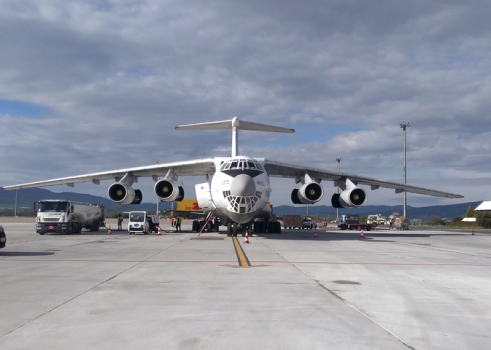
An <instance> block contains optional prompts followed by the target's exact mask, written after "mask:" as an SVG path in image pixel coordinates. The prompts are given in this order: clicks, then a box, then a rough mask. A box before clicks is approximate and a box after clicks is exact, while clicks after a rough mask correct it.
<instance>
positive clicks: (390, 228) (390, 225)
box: [389, 219, 394, 230]
mask: <svg viewBox="0 0 491 350" xmlns="http://www.w3.org/2000/svg"><path fill="white" fill-rule="evenodd" d="M393 226H394V219H392V220H390V222H389V230H392V227H393Z"/></svg>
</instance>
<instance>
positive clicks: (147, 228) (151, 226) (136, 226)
mask: <svg viewBox="0 0 491 350" xmlns="http://www.w3.org/2000/svg"><path fill="white" fill-rule="evenodd" d="M158 229H159V216H158V215H150V214H147V212H146V211H130V212H129V220H128V232H129V233H130V235H134V234H136V233H142V234H146V233H149V232H152V231H153V232H155V233H157V232H158Z"/></svg>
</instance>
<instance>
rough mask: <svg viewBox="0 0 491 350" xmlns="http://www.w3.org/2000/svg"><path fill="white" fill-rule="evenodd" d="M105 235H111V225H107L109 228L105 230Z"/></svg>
mask: <svg viewBox="0 0 491 350" xmlns="http://www.w3.org/2000/svg"><path fill="white" fill-rule="evenodd" d="M107 234H108V235H110V234H111V225H109V227H108V228H107Z"/></svg>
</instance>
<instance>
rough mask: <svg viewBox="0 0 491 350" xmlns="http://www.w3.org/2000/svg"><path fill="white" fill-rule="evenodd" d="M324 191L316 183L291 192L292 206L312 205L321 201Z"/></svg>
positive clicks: (307, 184)
mask: <svg viewBox="0 0 491 350" xmlns="http://www.w3.org/2000/svg"><path fill="white" fill-rule="evenodd" d="M323 195H324V190H323V188H322V186H321V185H320V184H318V183H317V182H310V183H306V184H304V185H302V186H300V188H299V189H296V188H295V189H294V190H293V191H292V202H293V204H314V203H317V202H318V201H320V200H321V199H322V196H323Z"/></svg>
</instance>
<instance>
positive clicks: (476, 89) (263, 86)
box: [0, 0, 491, 204]
mask: <svg viewBox="0 0 491 350" xmlns="http://www.w3.org/2000/svg"><path fill="white" fill-rule="evenodd" d="M2 8H3V9H4V10H3V11H2V13H0V32H2V33H8V35H4V36H2V37H0V45H2V50H1V51H0V60H1V61H2V66H0V98H2V99H9V100H18V101H25V102H31V103H36V104H40V105H42V106H45V107H47V108H49V109H50V110H51V111H52V113H51V114H50V115H47V116H45V118H43V119H40V120H33V119H20V118H13V117H6V116H1V117H0V122H1V123H2V124H1V125H2V128H3V130H4V132H3V134H4V136H3V138H2V140H1V141H0V145H1V146H2V148H5V147H10V146H11V145H15V147H12V148H11V149H10V148H9V152H7V153H5V152H3V153H2V154H1V155H0V161H2V162H8V163H9V164H11V169H12V171H11V172H9V173H8V174H2V175H0V180H1V181H2V184H12V183H16V182H19V180H21V181H34V180H40V179H42V178H50V177H58V176H63V175H72V174H76V173H85V172H92V171H99V170H101V171H102V170H109V169H112V168H119V167H122V166H124V167H126V166H137V165H145V164H148V163H154V162H157V161H159V162H167V161H175V160H182V159H193V158H201V157H207V156H210V155H214V154H216V153H218V154H219V155H227V153H228V152H229V149H230V134H229V133H227V132H207V133H198V132H175V131H174V126H175V125H177V124H184V123H192V122H200V121H205V120H208V121H211V120H221V119H227V118H231V117H233V116H238V117H240V118H244V119H249V120H253V121H259V122H265V123H271V124H283V125H284V124H286V125H288V126H290V127H293V128H297V129H302V128H301V127H302V126H303V125H305V124H310V125H314V127H313V128H311V129H309V130H313V132H315V136H316V137H313V138H312V140H309V141H310V142H306V141H302V140H305V138H302V137H300V136H301V135H298V137H297V136H292V137H290V138H281V137H279V136H277V135H269V134H262V133H261V134H259V133H258V134H255V133H244V134H241V147H242V149H243V150H244V152H251V153H253V154H255V155H259V156H267V157H268V158H273V159H277V160H282V161H288V162H293V163H295V162H296V163H299V164H304V165H311V164H318V165H319V166H321V167H327V168H335V167H336V163H335V160H334V159H335V157H338V156H341V157H343V161H342V166H343V167H344V168H345V169H346V170H347V171H348V170H350V171H352V172H355V173H359V174H366V175H369V176H374V177H380V178H386V179H389V180H390V179H392V180H397V179H401V178H402V131H401V130H400V129H399V127H398V125H399V123H400V122H403V121H410V122H411V124H412V126H411V128H410V129H409V130H408V160H410V163H409V164H411V168H409V169H408V171H410V172H412V173H411V175H412V177H411V178H412V179H413V180H414V181H417V182H418V184H419V185H422V186H426V187H429V185H427V183H425V181H428V183H431V182H430V181H431V178H425V177H424V174H435V176H436V174H441V176H442V177H443V178H445V179H446V181H445V185H444V188H442V189H445V190H448V191H452V192H459V190H462V191H464V190H465V191H466V192H467V193H469V195H468V196H469V197H468V198H466V199H465V200H467V199H468V200H477V199H476V198H480V197H479V196H482V193H481V192H482V191H481V190H479V189H475V190H472V188H468V187H466V186H467V185H464V183H466V182H467V180H468V179H469V178H470V177H472V176H475V175H476V174H479V176H480V177H483V178H485V177H486V175H485V174H486V173H487V172H488V171H489V165H488V164H490V162H489V157H488V156H487V154H489V147H488V146H487V145H488V144H489V142H488V140H489V130H490V127H491V125H490V123H491V121H490V120H491V119H490V118H489V112H490V110H491V108H490V104H489V97H488V96H489V92H490V85H489V80H490V79H489V78H490V73H489V72H490V69H489V68H490V61H489V57H488V56H489V55H488V52H489V48H490V46H491V45H490V44H491V41H490V39H489V37H490V36H489V34H490V29H491V28H490V25H491V24H490V23H489V21H488V20H487V16H486V14H487V13H488V12H489V9H490V5H489V4H487V3H486V2H484V1H470V2H466V3H465V4H464V3H462V2H459V1H448V2H445V3H441V2H438V1H410V2H408V1H389V0H387V1H382V2H377V3H369V2H364V1H305V2H298V1H277V2H275V1H268V2H259V1H248V2H243V1H227V2H221V1H220V2H219V1H211V2H206V3H203V2H187V3H182V2H178V1H167V2H161V1H129V2H124V3H118V2H112V1H80V2H79V1H61V0H49V1H48V0H45V1H28V0H26V1H22V2H19V1H3V2H2ZM1 113H2V112H1V111H0V114H1ZM331 125H347V126H350V127H352V128H354V130H357V131H349V132H343V133H338V134H336V135H331V134H330V133H329V132H327V130H329V127H330V126H331ZM311 132H312V131H311ZM320 135H322V136H320ZM40 155H42V157H41V156H40ZM46 158H48V159H49V160H50V162H49V166H46V162H45V161H44V160H45V159H46ZM329 164H330V165H329ZM193 180H194V179H193ZM451 180H452V181H454V182H452V181H451ZM458 180H460V181H458ZM275 181H276V180H275ZM461 183H462V184H461ZM432 184H433V183H432ZM449 184H450V185H449ZM434 185H435V186H436V187H437V188H440V187H441V186H442V185H441V184H438V183H436V184H434ZM148 186H149V188H150V185H148ZM292 186H293V184H292V183H289V182H281V181H280V182H278V188H277V189H275V191H274V192H273V198H275V200H276V201H286V202H287V201H288V200H289V199H288V197H289V191H291V187H292ZM101 187H102V186H101ZM101 187H98V188H96V189H94V191H101V189H100V188H101ZM330 187H331V186H329V188H330ZM81 188H84V190H85V187H81ZM190 188H191V190H192V186H190ZM86 190H87V191H91V187H87V189H86ZM470 191H473V192H470ZM418 198H421V197H415V199H413V200H417V201H419V202H420V203H426V199H425V200H422V199H421V200H420V199H418ZM392 200H395V201H397V200H400V196H395V195H393V194H389V193H388V192H383V191H381V192H377V193H374V195H373V196H371V202H372V201H374V202H384V201H392ZM429 200H430V201H431V200H435V199H429ZM326 201H327V202H326V204H328V200H326ZM436 201H438V200H436ZM372 203H373V202H372ZM412 204H414V203H412Z"/></svg>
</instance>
